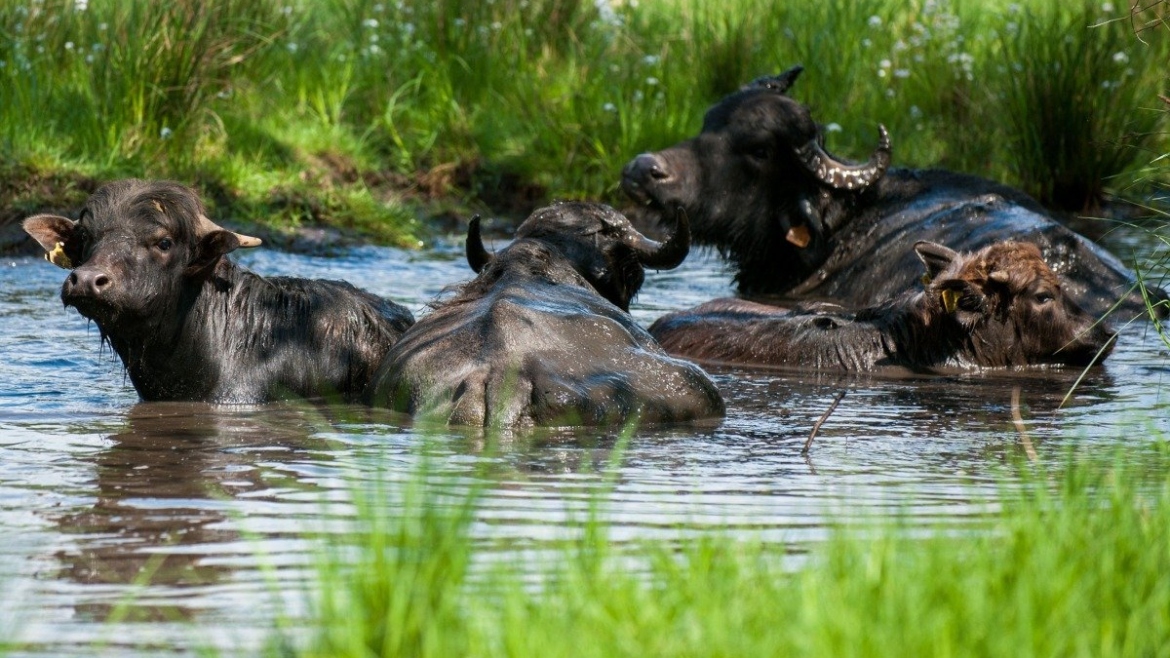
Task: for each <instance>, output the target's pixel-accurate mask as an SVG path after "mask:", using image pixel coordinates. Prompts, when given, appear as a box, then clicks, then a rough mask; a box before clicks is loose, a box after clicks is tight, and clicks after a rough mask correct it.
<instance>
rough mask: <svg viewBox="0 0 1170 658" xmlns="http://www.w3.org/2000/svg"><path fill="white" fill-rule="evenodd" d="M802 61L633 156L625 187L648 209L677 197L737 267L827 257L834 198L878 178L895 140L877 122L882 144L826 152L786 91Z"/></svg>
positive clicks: (781, 268) (776, 266)
mask: <svg viewBox="0 0 1170 658" xmlns="http://www.w3.org/2000/svg"><path fill="white" fill-rule="evenodd" d="M801 70H802V68H801V67H799V66H796V67H793V68H791V69H789V70H788V71H785V72H784V73H781V74H780V75H778V76H775V77H765V78H760V79H757V80H755V81H753V82H751V83H749V84H747V85H745V86H744V87H743V88H741V89H740V90H739V91H737V92H734V93H732V94H731V95H729V96H727V97H726V98H724V99H723V100H721V101H719V102H718V103H717V104H715V105H714V106H713V107H712V108H711V109H709V110H708V111H707V114H706V115H705V116H704V117H703V127H702V131H701V132H700V133H699V135H698V136H697V137H695V138H693V139H689V140H686V141H684V142H681V143H679V144H676V145H675V146H672V147H670V148H667V149H664V150H661V151H658V152H655V153H643V154H641V155H639V156H637V157H635V158H634V159H633V160H631V161H630V162H629V163H628V164H627V165H626V166H625V168H624V169H623V171H622V189H623V190H625V192H626V194H627V195H629V196H630V197H631V198H632V199H633V200H634V201H635V202H638V203H641V204H644V205H646V206H648V207H650V208H651V209H661V208H666V207H673V206H675V205H677V206H681V207H682V208H683V209H684V210H686V211H687V213H688V214H689V215H690V217H691V221H692V223H693V226H692V230H693V231H694V233H695V241H696V242H698V243H700V244H711V245H717V246H719V247H720V248H721V249H723V250H724V252H725V253H726V254H728V255H730V256H731V257H732V258H733V259H735V260H736V262H737V264H738V265H740V269H741V272H742V271H743V270H745V269H749V268H748V267H746V266H747V265H750V266H751V268H752V269H758V268H764V269H771V270H775V272H774V273H769V275H770V276H772V277H773V278H776V277H779V278H780V279H791V278H792V277H793V276H794V271H796V270H800V271H801V272H803V273H807V271H808V270H809V269H810V268H812V267H815V266H816V265H817V264H819V263H820V261H822V260H823V259H824V258H825V257H826V255H827V253H828V248H829V247H828V245H827V244H826V242H827V239H828V237H829V236H830V235H831V233H832V231H833V229H835V228H836V226H835V223H836V222H838V221H839V220H840V217H838V216H837V214H836V213H834V212H833V210H832V204H831V203H830V200H831V199H832V198H834V197H842V196H848V195H856V194H859V193H861V192H862V191H864V190H865V189H867V188H868V187H869V186H870V185H872V184H873V183H874V182H876V181H877V180H879V179H880V178H881V177H882V176H883V175H884V174H885V172H886V169H887V168H888V167H889V164H890V140H889V135H888V134H887V133H886V129H885V128H884V127H882V126H879V127H878V133H879V135H878V146H877V149H876V150H875V151H874V153H873V155H872V156H871V157H870V159H869V161H868V162H866V163H864V164H860V165H855V164H849V163H847V162H844V161H842V160H840V159H838V158H836V157H834V156H832V155H830V154H829V153H828V152H826V151H825V149H824V147H823V142H824V139H823V136H822V133H821V128H820V126H818V124H817V123H816V122H815V121H814V120H813V118H812V115H811V114H810V113H809V109H808V108H807V107H805V106H804V105H801V104H800V103H798V102H796V101H795V100H793V99H792V98H790V97H788V95H787V94H786V92H787V90H788V88H789V87H790V86H791V85H792V84H793V83H794V82H795V81H796V78H797V77H798V76H799V74H800V72H801ZM795 263H799V264H801V267H799V268H794V267H793V264H795ZM753 274H754V272H753ZM797 280H799V279H797ZM788 283H789V284H791V283H795V281H789V282H788ZM781 288H783V286H781Z"/></svg>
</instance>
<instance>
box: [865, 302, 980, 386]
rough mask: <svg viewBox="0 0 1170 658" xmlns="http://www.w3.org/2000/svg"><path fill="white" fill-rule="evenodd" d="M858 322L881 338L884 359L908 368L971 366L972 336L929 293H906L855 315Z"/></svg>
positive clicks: (973, 359)
mask: <svg viewBox="0 0 1170 658" xmlns="http://www.w3.org/2000/svg"><path fill="white" fill-rule="evenodd" d="M857 319H858V320H859V321H862V320H863V321H865V322H866V323H868V324H871V325H872V326H873V328H874V329H875V330H876V331H877V332H879V333H880V334H881V335H882V339H883V345H884V346H885V351H886V359H887V360H888V362H889V363H890V364H891V365H901V366H905V367H908V368H932V367H943V366H973V365H979V364H978V363H976V362H975V355H974V354H973V353H972V350H971V334H970V332H969V331H967V330H965V329H964V328H963V327H961V326H960V325H959V323H958V322H957V321H956V320H955V319H954V318H953V317H951V316H950V315H949V314H948V313H946V312H945V310H944V309H943V308H942V306H941V303H940V302H939V301H938V300H936V299H934V298H933V297H932V295H931V291H929V290H927V291H917V292H912V293H907V294H905V295H903V296H901V297H899V298H896V299H895V300H893V301H891V302H889V303H887V304H883V305H880V306H876V307H873V308H870V309H866V310H863V311H860V312H858V314H857Z"/></svg>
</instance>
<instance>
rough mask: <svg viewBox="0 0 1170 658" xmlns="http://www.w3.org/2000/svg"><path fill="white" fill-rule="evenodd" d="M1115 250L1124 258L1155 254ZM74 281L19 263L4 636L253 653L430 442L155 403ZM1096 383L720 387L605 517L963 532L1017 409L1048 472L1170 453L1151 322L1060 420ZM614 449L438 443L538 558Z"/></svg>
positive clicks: (647, 440)
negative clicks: (371, 495) (70, 296)
mask: <svg viewBox="0 0 1170 658" xmlns="http://www.w3.org/2000/svg"><path fill="white" fill-rule="evenodd" d="M1110 239H1111V240H1112V241H1113V244H1114V245H1115V248H1116V249H1117V250H1118V251H1119V252H1124V253H1128V252H1129V251H1130V249H1131V248H1132V247H1135V246H1136V247H1137V248H1139V249H1140V248H1142V245H1143V244H1146V243H1148V242H1149V241H1148V240H1147V241H1143V240H1142V239H1140V237H1139V236H1135V235H1133V234H1126V233H1114V234H1111V236H1110ZM241 261H242V262H244V263H245V264H246V265H247V266H249V267H251V268H252V269H254V270H256V271H257V272H260V273H262V274H269V275H275V274H288V275H296V276H306V277H325V278H339V279H347V280H350V281H352V282H354V283H356V284H357V285H360V286H363V287H365V288H367V289H369V290H371V291H373V292H376V293H379V294H383V295H386V296H388V297H391V298H393V299H395V300H398V301H400V302H402V303H404V304H406V305H408V306H409V307H410V308H411V309H412V311H414V312H415V314H416V315H422V314H424V313H425V312H426V310H427V304H428V303H429V302H432V301H433V300H435V299H436V298H437V297H438V296H439V295H440V294H441V293H442V291H443V289H444V287H445V286H447V285H449V284H452V283H456V282H459V281H462V280H465V279H466V278H468V277H469V274H470V272H469V270H468V269H467V267H466V265H465V264H464V263H463V261H462V259H461V257H460V253H459V249H458V248H457V246H451V245H447V246H441V247H439V248H437V249H433V250H430V251H426V252H421V253H410V252H403V251H399V250H395V249H389V248H375V247H363V248H358V249H354V250H351V251H348V252H346V253H344V254H342V255H341V256H337V257H313V256H305V255H295V254H288V253H280V252H275V251H270V250H264V249H260V250H255V251H252V252H249V253H247V254H244V255H242V256H241ZM63 278H64V272H63V271H61V270H59V269H57V268H55V267H52V266H50V265H48V264H47V263H45V262H44V261H42V260H39V259H33V258H9V259H6V260H3V261H0V335H3V336H4V340H3V342H2V343H0V352H2V353H0V359H2V362H3V364H4V366H3V371H2V372H3V378H2V381H0V588H2V591H3V592H4V593H5V596H3V597H0V632H2V633H4V634H5V635H6V636H8V637H14V638H17V639H20V640H22V641H25V642H28V643H30V648H29V650H28V651H27V652H21V653H17V654H16V655H25V654H26V653H27V654H29V655H45V656H50V655H51V656H71V655H76V656H89V655H94V653H95V649H94V643H98V646H99V647H102V649H101V651H98V653H103V652H104V653H107V654H110V655H127V656H153V655H159V654H168V655H169V654H180V655H181V654H191V653H193V652H195V651H197V650H198V649H200V648H204V647H221V648H226V649H228V650H229V651H235V650H241V649H245V650H246V649H247V648H249V647H255V646H257V645H258V643H260V642H261V641H262V640H263V638H264V637H265V636H266V634H267V633H268V632H269V629H270V628H271V624H272V619H273V616H274V615H275V614H277V608H281V609H282V611H283V612H284V613H285V614H292V615H296V614H298V611H299V610H300V608H301V606H302V605H303V597H302V596H301V595H300V593H299V592H300V587H301V585H302V583H303V582H304V579H305V578H306V573H307V572H306V565H307V564H308V562H309V561H310V560H311V550H312V546H311V544H310V543H309V542H307V541H306V540H305V539H304V533H305V532H307V531H319V530H322V529H324V528H327V527H329V523H328V521H329V520H330V519H333V518H340V517H344V516H345V515H346V514H347V513H348V511H347V510H348V509H349V508H348V507H347V506H346V505H344V501H346V500H347V498H348V491H349V489H348V488H349V487H351V486H353V483H354V482H358V481H361V480H362V479H364V478H370V479H377V478H380V477H389V478H390V479H392V480H394V479H401V478H404V477H408V476H409V474H410V473H411V472H412V469H413V468H415V464H416V463H417V452H416V451H417V448H418V446H419V445H420V443H421V442H422V440H423V439H422V437H421V436H420V431H419V430H417V429H415V428H412V427H411V425H410V423H409V422H408V420H407V419H404V418H402V417H400V416H397V415H395V414H390V413H387V412H379V411H371V410H368V409H364V408H361V407H356V406H353V407H328V408H327V407H319V406H314V405H311V404H305V403H298V404H275V405H266V406H255V407H245V408H213V407H210V406H207V405H190V404H143V403H139V402H138V400H137V396H136V395H135V393H134V390H133V388H132V387H131V386H130V384H129V382H128V380H127V379H126V377H125V376H124V375H123V372H122V370H121V367H120V365H119V363H118V362H117V360H116V358H115V357H114V356H113V355H112V354H111V353H110V352H109V351H108V350H102V349H101V346H100V345H99V339H98V333H97V330H96V329H95V328H94V327H92V326H90V325H88V324H87V322H86V321H85V320H84V319H82V318H81V317H80V316H78V315H77V313H76V312H74V311H72V310H70V309H64V308H62V305H61V303H60V301H59V299H58V297H57V295H58V290H59V286H60V284H61V282H62V280H63ZM729 280H730V277H729V275H728V274H727V272H726V271H725V270H724V268H723V266H722V264H721V263H720V261H719V260H718V259H717V258H715V257H714V256H712V255H710V254H702V253H700V254H697V255H695V256H692V257H691V258H690V259H688V261H687V262H686V263H685V264H684V265H683V267H682V268H680V269H678V270H676V271H673V272H662V273H651V274H649V276H648V278H647V283H646V286H645V288H644V289H643V292H642V293H641V295H640V296H639V298H638V299H637V300H636V302H635V304H634V307H633V313H634V315H635V317H636V318H638V320H640V321H641V322H642V323H643V324H644V325H648V324H649V323H650V322H652V321H653V320H654V319H655V318H656V317H658V316H659V315H661V314H662V313H664V312H666V311H669V310H675V309H680V308H685V307H688V306H692V305H695V304H698V303H700V302H703V301H706V300H708V299H711V298H713V297H717V296H725V295H730V294H732V289H731V287H730V283H729ZM1078 374H1079V373H1077V372H1065V371H1036V372H1028V373H1004V372H993V373H973V374H964V375H956V376H945V377H901V378H882V377H873V376H845V375H828V374H815V373H814V374H794V373H784V372H766V371H758V372H753V371H748V370H731V369H729V370H721V371H717V372H714V373H713V375H714V376H715V378H716V380H717V381H718V383H719V384H720V386H721V388H722V389H723V391H724V393H725V397H726V398H727V403H728V404H727V406H728V416H727V419H726V420H725V421H724V422H723V423H722V424H720V425H719V426H718V427H705V428H693V427H690V428H688V427H683V428H668V429H661V428H660V429H643V430H640V431H638V432H636V433H635V435H634V436H633V438H632V439H631V440H630V442H629V445H628V447H627V449H626V452H625V453H624V455H623V457H622V459H621V461H620V464H619V466H618V472H617V484H616V491H615V494H614V497H613V502H612V504H611V505H610V514H611V516H612V517H613V519H614V521H615V527H614V533H613V537H614V540H615V541H625V540H630V539H637V538H658V537H661V538H671V539H676V538H679V537H680V536H683V535H685V534H686V533H693V532H702V531H703V529H704V528H716V529H719V531H721V532H733V533H735V532H743V533H752V535H753V536H760V535H762V536H764V537H765V538H767V539H770V540H775V541H782V542H788V543H790V544H791V545H792V546H793V547H794V548H795V549H800V548H801V547H803V546H806V545H807V544H808V543H809V542H815V541H817V540H818V539H820V538H823V537H824V536H825V527H826V522H827V521H828V520H829V519H841V518H848V517H851V516H869V515H879V516H881V515H888V514H893V513H902V514H908V515H910V516H911V517H912V518H913V519H918V520H922V521H937V520H946V521H948V522H952V521H953V522H961V521H962V520H963V519H965V518H970V517H971V516H972V515H976V514H979V513H981V512H983V511H985V510H986V509H987V508H986V506H985V504H984V503H985V502H986V501H987V500H993V499H994V498H995V496H996V494H997V492H998V491H999V490H1000V489H999V488H1000V487H1001V486H1002V483H1003V481H1004V478H1005V477H1008V478H1011V477H1012V473H1014V472H1018V470H1017V469H1018V468H1019V466H1018V461H1017V459H1018V458H1019V456H1020V455H1022V454H1024V446H1023V442H1022V437H1021V434H1020V432H1019V431H1018V430H1017V428H1016V425H1015V424H1014V423H1013V420H1012V393H1013V389H1018V390H1019V397H1020V400H1021V404H1020V405H1019V413H1020V416H1021V418H1022V424H1023V427H1024V430H1025V433H1026V436H1027V440H1028V441H1029V442H1030V443H1031V446H1032V449H1033V450H1034V451H1035V455H1036V458H1037V460H1039V461H1041V462H1056V461H1059V460H1061V459H1063V458H1064V457H1065V455H1066V454H1067V453H1068V452H1069V451H1070V449H1075V450H1076V451H1079V452H1080V453H1082V454H1089V453H1102V452H1108V451H1113V450H1115V449H1116V448H1117V447H1118V446H1140V445H1142V444H1144V443H1148V442H1150V441H1152V440H1156V439H1157V438H1158V437H1159V436H1162V437H1164V436H1166V435H1167V434H1170V413H1168V412H1170V387H1167V386H1166V384H1167V383H1168V382H1170V355H1168V354H1167V350H1166V348H1165V346H1164V345H1163V343H1162V342H1161V341H1160V340H1159V339H1158V338H1157V336H1156V335H1155V334H1153V332H1152V331H1149V330H1148V326H1147V325H1145V324H1138V325H1134V326H1131V327H1129V328H1127V329H1125V330H1124V331H1123V332H1122V335H1121V338H1120V340H1119V343H1118V345H1117V348H1116V350H1115V351H1114V353H1113V356H1112V357H1111V358H1110V359H1109V361H1108V362H1107V363H1106V364H1105V365H1104V366H1103V367H1102V368H1098V369H1096V370H1095V371H1093V372H1090V373H1089V374H1088V375H1087V376H1086V377H1085V379H1084V381H1083V382H1082V383H1081V384H1080V386H1079V388H1078V389H1077V390H1076V392H1075V393H1074V394H1073V395H1072V396H1071V398H1070V399H1069V401H1068V402H1067V403H1065V404H1064V406H1063V407H1062V406H1061V401H1062V399H1063V398H1064V397H1065V394H1066V392H1067V391H1068V390H1069V389H1070V387H1071V386H1072V385H1073V383H1074V381H1075V380H1076V378H1077V375H1078ZM841 390H845V391H846V392H847V393H846V396H845V397H844V399H843V400H842V402H841V404H840V406H839V407H838V408H837V410H836V411H835V412H834V413H833V415H832V416H830V418H829V419H828V421H827V422H826V423H825V425H824V426H823V428H822V429H821V431H820V433H819V435H818V437H817V440H816V441H815V443H814V444H813V446H812V449H811V451H810V453H809V455H808V456H807V457H804V456H801V454H800V453H801V448H802V447H803V445H804V443H805V440H806V438H807V437H808V434H809V431H810V429H811V427H812V425H813V423H814V422H815V421H816V420H817V419H818V418H819V417H820V416H821V415H822V414H823V413H824V412H825V410H826V409H827V408H828V405H829V403H830V402H831V401H832V399H833V398H834V397H835V395H836V394H837V393H838V392H839V391H841ZM617 436H618V432H617V431H616V430H588V431H572V430H555V431H545V432H540V433H538V434H529V435H520V436H514V437H511V438H509V439H508V440H506V441H504V442H503V444H502V445H500V446H499V447H498V449H497V450H494V451H489V452H485V450H484V448H485V446H484V442H483V440H482V437H477V436H476V435H474V434H470V435H469V434H467V433H461V432H454V431H445V432H441V433H438V434H437V435H436V436H435V437H434V438H433V440H434V443H433V449H434V451H435V452H436V454H437V465H438V466H437V468H439V469H440V470H445V471H450V472H453V473H458V474H461V475H462V476H464V477H487V478H490V480H491V484H490V485H489V488H488V493H487V497H486V500H485V504H484V508H483V510H482V512H481V513H480V517H479V523H478V524H477V525H476V529H475V531H476V533H477V534H478V535H479V536H480V537H481V538H482V539H483V540H484V541H490V542H499V543H500V545H501V546H508V547H510V548H513V549H525V550H528V549H532V550H539V548H540V546H541V542H542V541H545V540H547V539H550V538H554V537H558V536H563V535H564V533H565V532H566V531H567V529H568V528H570V527H571V525H572V520H573V519H574V518H579V517H580V513H581V512H582V510H584V509H585V505H586V501H587V499H588V496H589V494H590V492H592V491H595V490H597V489H598V488H599V487H601V486H603V483H602V478H601V477H599V476H598V472H599V471H601V470H604V468H605V466H606V464H607V463H608V462H609V460H610V454H611V452H610V450H611V448H612V447H613V445H614V444H615V442H616V440H617ZM484 466H488V467H490V468H488V469H487V470H486V471H485V470H484V469H483V468H482V467H484ZM485 472H486V473H488V474H487V475H482V473H485ZM386 474H389V475H386ZM680 527H682V528H684V530H680ZM264 569H269V570H271V571H272V572H273V573H275V574H276V582H277V587H276V588H275V589H274V588H273V587H272V586H271V585H270V584H269V582H268V581H266V576H265V575H264V574H265V572H264ZM111 618H113V621H110V619H111Z"/></svg>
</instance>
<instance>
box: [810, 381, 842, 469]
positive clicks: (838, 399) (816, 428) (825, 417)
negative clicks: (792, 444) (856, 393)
mask: <svg viewBox="0 0 1170 658" xmlns="http://www.w3.org/2000/svg"><path fill="white" fill-rule="evenodd" d="M843 397H845V389H841V392H840V393H838V394H837V397H835V398H833V403H832V404H830V405H829V408H828V409H826V410H825V413H824V415H823V416H821V418H820V420H818V421H817V422H816V424H815V425H813V428H812V431H811V432H809V433H808V440H807V441H805V442H804V448H803V449H801V451H800V454H802V455H807V454H808V449H809V448H811V447H812V442H813V439H815V438H817V432H819V431H820V429H821V425H824V424H825V421H826V420H828V419H829V415H830V414H832V413H833V411H834V410H835V409H836V408H837V405H838V404H840V403H841V398H843Z"/></svg>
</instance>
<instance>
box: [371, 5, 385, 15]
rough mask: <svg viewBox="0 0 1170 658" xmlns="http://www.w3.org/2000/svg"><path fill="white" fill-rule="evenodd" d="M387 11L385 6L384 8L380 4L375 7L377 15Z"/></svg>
mask: <svg viewBox="0 0 1170 658" xmlns="http://www.w3.org/2000/svg"><path fill="white" fill-rule="evenodd" d="M385 10H386V8H385V7H383V6H382V5H380V4H378V5H374V13H375V14H380V13H382V12H383V11H385Z"/></svg>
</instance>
